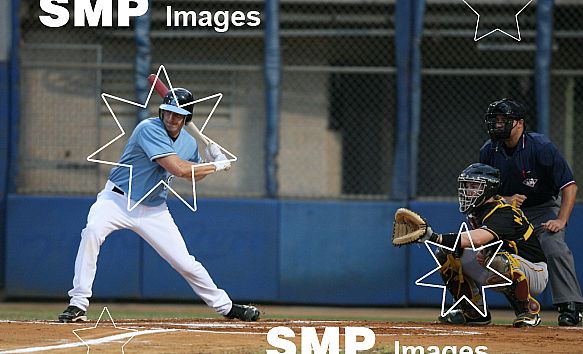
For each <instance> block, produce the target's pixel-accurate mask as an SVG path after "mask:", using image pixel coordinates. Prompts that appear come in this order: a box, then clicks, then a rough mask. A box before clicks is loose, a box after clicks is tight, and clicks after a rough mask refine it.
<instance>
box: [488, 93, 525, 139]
mask: <svg viewBox="0 0 583 354" xmlns="http://www.w3.org/2000/svg"><path fill="white" fill-rule="evenodd" d="M498 116H503V117H505V119H504V126H503V127H498V128H497V127H496V123H497V117H498ZM525 117H526V110H525V109H524V106H523V105H522V104H521V103H520V102H518V101H516V100H513V99H511V98H503V99H501V100H499V101H495V102H492V103H490V105H489V106H488V109H487V110H486V116H485V119H484V123H485V124H486V130H487V131H488V135H490V138H491V139H492V140H498V139H508V138H509V137H510V133H511V131H512V126H513V124H514V121H515V120H520V119H524V118H525Z"/></svg>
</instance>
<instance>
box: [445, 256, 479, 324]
mask: <svg viewBox="0 0 583 354" xmlns="http://www.w3.org/2000/svg"><path fill="white" fill-rule="evenodd" d="M436 258H437V260H438V261H439V263H440V264H441V269H440V271H439V272H440V275H441V277H442V279H443V282H444V284H445V287H446V288H447V290H449V292H450V293H451V294H452V295H453V297H454V299H455V300H456V301H457V300H459V299H460V298H462V297H463V296H466V298H468V299H469V300H470V301H471V302H472V303H473V304H474V305H475V306H476V307H477V308H481V307H482V306H483V302H482V292H481V291H480V289H479V288H478V286H477V285H476V282H475V281H474V280H473V279H471V278H469V277H467V276H465V275H464V274H463V272H462V263H461V260H460V258H458V257H455V256H454V255H453V254H451V253H447V252H444V251H442V249H441V248H440V249H438V250H437V252H436ZM461 306H462V309H463V311H464V314H466V315H467V316H469V317H472V318H477V317H478V316H481V315H480V314H479V312H478V311H476V310H475V309H474V308H473V307H472V306H471V305H470V304H468V303H467V302H465V301H463V302H462V303H461Z"/></svg>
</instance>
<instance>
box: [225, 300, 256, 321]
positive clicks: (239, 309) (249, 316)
mask: <svg viewBox="0 0 583 354" xmlns="http://www.w3.org/2000/svg"><path fill="white" fill-rule="evenodd" d="M259 315H260V313H259V310H258V309H257V307H255V306H251V305H238V304H233V307H232V308H231V311H229V313H228V314H226V315H225V317H226V318H230V319H233V318H238V319H240V320H241V321H248V322H251V321H257V320H258V319H259Z"/></svg>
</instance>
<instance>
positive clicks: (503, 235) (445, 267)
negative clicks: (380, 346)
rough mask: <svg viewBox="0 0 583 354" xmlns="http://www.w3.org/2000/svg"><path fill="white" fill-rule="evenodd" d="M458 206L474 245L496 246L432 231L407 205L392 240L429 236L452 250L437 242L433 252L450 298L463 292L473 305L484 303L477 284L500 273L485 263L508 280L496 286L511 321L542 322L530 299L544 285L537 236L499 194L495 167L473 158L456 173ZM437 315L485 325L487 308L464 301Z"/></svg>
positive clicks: (496, 280) (515, 323)
mask: <svg viewBox="0 0 583 354" xmlns="http://www.w3.org/2000/svg"><path fill="white" fill-rule="evenodd" d="M458 183H459V188H458V197H459V205H460V207H459V210H460V212H462V213H463V214H465V215H466V216H467V218H468V221H469V222H470V224H471V226H472V230H471V231H470V232H469V234H470V237H471V239H472V242H473V244H474V247H476V248H477V247H479V246H482V245H487V244H490V243H493V242H496V241H498V240H502V241H503V245H502V247H501V248H500V251H499V252H497V253H495V254H492V253H494V252H495V251H496V247H490V248H487V249H484V250H482V251H479V252H474V251H473V250H472V248H471V243H470V239H469V238H468V233H467V232H466V233H463V234H462V235H461V237H460V241H459V242H458V243H457V245H456V239H457V237H458V234H457V233H448V234H438V233H435V232H433V230H432V229H431V227H430V226H429V225H428V224H427V222H426V221H425V219H423V218H422V217H421V216H419V215H417V214H415V213H414V212H412V211H410V210H407V209H399V210H397V213H396V214H395V222H394V224H393V245H395V246H400V245H405V244H410V243H413V242H425V241H433V242H435V243H439V244H442V245H444V246H447V247H448V248H451V249H453V248H454V246H455V247H456V249H455V251H453V252H450V251H448V250H446V249H444V248H441V247H439V248H438V250H437V251H436V258H437V260H438V261H439V263H440V264H441V269H440V274H441V277H442V278H443V281H444V283H445V286H446V288H447V289H448V291H449V292H450V293H451V294H452V295H453V297H454V299H455V301H457V300H459V299H460V298H461V297H462V296H464V295H465V296H466V297H467V298H468V299H471V301H472V303H474V305H475V306H476V307H477V308H481V307H483V302H482V296H481V294H482V292H481V286H482V285H493V284H502V283H504V282H506V280H505V279H503V278H501V277H500V276H498V275H497V274H496V273H494V272H492V271H491V270H489V269H487V268H486V264H488V262H490V260H491V261H492V262H491V263H490V268H492V269H495V270H496V271H498V272H499V273H500V274H502V275H504V276H505V277H506V278H508V279H510V280H511V281H512V284H511V285H507V286H501V287H495V288H493V289H494V290H496V291H499V292H502V293H503V294H504V296H505V297H506V299H507V300H508V302H509V303H510V305H511V306H512V308H513V309H514V313H515V314H516V318H515V319H514V321H513V326H514V327H534V326H537V325H538V324H539V323H540V322H541V318H540V315H539V312H540V305H539V303H538V302H537V301H536V300H535V299H534V296H537V295H539V294H540V293H541V292H542V291H543V290H544V288H545V286H546V284H547V280H548V272H547V265H546V259H545V256H544V253H543V251H542V249H541V247H540V244H539V242H538V239H537V238H536V237H532V235H533V229H534V227H533V225H532V224H531V223H530V222H529V221H528V220H527V219H526V217H525V216H524V214H523V212H522V211H521V210H520V209H518V208H516V207H515V206H514V205H511V204H508V203H507V202H506V201H505V200H504V199H503V198H502V197H500V196H498V195H497V193H498V188H499V186H500V172H499V171H498V170H497V169H495V168H494V167H491V166H488V165H484V164H480V163H475V164H472V165H470V166H469V167H467V168H466V169H465V170H463V172H462V173H461V174H460V176H459V177H458ZM439 321H440V322H443V323H450V324H456V325H462V324H468V325H488V324H490V323H491V322H492V319H491V316H490V313H489V312H487V313H486V316H485V317H484V316H482V315H481V314H480V312H478V311H477V310H476V309H475V308H474V307H473V306H471V305H470V304H469V303H468V302H467V301H461V302H460V304H459V305H458V307H457V308H456V309H453V310H451V311H450V312H449V313H448V314H446V315H445V316H440V317H439Z"/></svg>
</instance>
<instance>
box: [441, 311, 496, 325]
mask: <svg viewBox="0 0 583 354" xmlns="http://www.w3.org/2000/svg"><path fill="white" fill-rule="evenodd" d="M437 319H438V320H439V322H441V323H447V324H452V325H469V326H487V325H489V324H490V323H492V316H491V315H490V312H489V311H488V312H487V313H486V317H484V316H481V315H480V314H479V313H478V316H476V317H470V316H468V315H467V314H465V313H464V311H463V310H461V309H456V310H451V311H450V312H449V313H448V314H447V315H445V316H439V317H438V318H437Z"/></svg>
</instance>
